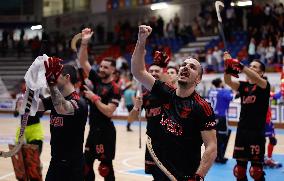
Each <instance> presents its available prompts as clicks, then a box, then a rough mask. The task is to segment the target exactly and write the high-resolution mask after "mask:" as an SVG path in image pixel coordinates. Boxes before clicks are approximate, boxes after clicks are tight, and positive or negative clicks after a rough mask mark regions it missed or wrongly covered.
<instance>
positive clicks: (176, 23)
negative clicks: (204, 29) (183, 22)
mask: <svg viewBox="0 0 284 181" xmlns="http://www.w3.org/2000/svg"><path fill="white" fill-rule="evenodd" d="M179 26H180V17H179V16H178V14H177V13H176V14H175V17H174V30H175V36H176V37H178V35H179Z"/></svg>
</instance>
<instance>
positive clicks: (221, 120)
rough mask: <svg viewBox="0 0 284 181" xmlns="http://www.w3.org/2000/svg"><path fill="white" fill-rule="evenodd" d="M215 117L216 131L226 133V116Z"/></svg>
mask: <svg viewBox="0 0 284 181" xmlns="http://www.w3.org/2000/svg"><path fill="white" fill-rule="evenodd" d="M216 119H217V126H216V131H217V133H219V134H227V133H228V125H227V120H226V117H223V116H216Z"/></svg>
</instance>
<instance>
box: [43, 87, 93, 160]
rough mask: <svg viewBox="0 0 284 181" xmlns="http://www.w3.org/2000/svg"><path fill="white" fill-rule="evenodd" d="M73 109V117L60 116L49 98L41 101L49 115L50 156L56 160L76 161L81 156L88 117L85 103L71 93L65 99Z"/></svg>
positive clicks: (75, 94) (74, 93)
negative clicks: (49, 111)
mask: <svg viewBox="0 0 284 181" xmlns="http://www.w3.org/2000/svg"><path fill="white" fill-rule="evenodd" d="M65 99H66V100H68V101H70V102H71V103H72V105H73V107H74V110H75V112H74V115H61V114H57V112H56V111H55V109H54V107H53V104H52V100H51V97H47V98H45V99H43V100H42V102H43V105H44V108H45V110H51V113H50V133H51V139H50V145H51V156H52V157H53V158H56V159H76V158H81V156H82V154H83V143H84V132H85V125H86V121H87V116H88V106H87V104H86V101H85V100H84V99H82V98H80V96H79V95H78V94H77V93H76V92H73V93H72V94H70V95H69V96H67V97H65Z"/></svg>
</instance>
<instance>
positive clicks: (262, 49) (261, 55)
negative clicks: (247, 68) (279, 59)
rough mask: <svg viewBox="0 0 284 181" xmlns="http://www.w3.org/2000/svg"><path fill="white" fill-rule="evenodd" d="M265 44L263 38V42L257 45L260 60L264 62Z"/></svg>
mask: <svg viewBox="0 0 284 181" xmlns="http://www.w3.org/2000/svg"><path fill="white" fill-rule="evenodd" d="M265 49H266V48H265V45H264V40H261V42H260V43H259V45H258V46H257V50H256V51H257V55H258V57H257V58H259V60H260V61H261V62H264V61H265Z"/></svg>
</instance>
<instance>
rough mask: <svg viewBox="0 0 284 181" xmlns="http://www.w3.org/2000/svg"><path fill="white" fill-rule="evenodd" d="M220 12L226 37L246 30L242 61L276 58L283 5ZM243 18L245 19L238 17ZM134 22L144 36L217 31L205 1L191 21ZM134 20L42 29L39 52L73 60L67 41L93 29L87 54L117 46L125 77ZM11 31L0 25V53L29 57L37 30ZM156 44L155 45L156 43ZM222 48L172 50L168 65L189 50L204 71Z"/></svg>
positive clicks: (216, 65) (216, 66)
mask: <svg viewBox="0 0 284 181" xmlns="http://www.w3.org/2000/svg"><path fill="white" fill-rule="evenodd" d="M222 12H223V15H222V17H223V22H224V25H223V26H224V31H225V34H226V38H227V40H228V42H229V43H230V42H232V41H234V35H233V34H232V32H234V31H244V30H247V31H246V32H247V33H246V34H247V38H246V39H247V40H246V41H247V42H246V44H245V47H243V49H242V51H241V52H239V54H240V53H242V54H243V56H242V57H244V58H245V59H246V60H248V62H250V61H251V60H252V59H254V58H259V59H260V60H261V61H262V62H264V63H266V64H267V65H274V64H281V63H282V60H283V52H284V34H283V32H284V7H283V4H282V3H279V4H265V5H264V6H261V5H259V4H254V5H253V6H251V7H247V8H246V11H244V8H240V7H236V6H234V7H232V6H228V8H226V9H224V10H223V11H222ZM245 12H246V13H245ZM243 17H244V18H243ZM244 19H246V20H247V21H244ZM137 24H147V25H150V26H151V27H152V28H153V32H152V34H151V37H150V38H149V39H150V40H151V39H162V38H173V39H174V38H182V39H185V38H188V37H199V36H208V35H218V29H217V21H216V12H215V9H214V7H213V6H212V5H211V4H210V5H209V4H202V5H201V11H200V13H199V14H198V15H197V16H196V17H195V18H194V21H193V22H192V24H181V21H180V17H179V15H178V14H174V15H173V17H172V18H171V19H170V20H169V22H165V20H164V19H163V17H162V16H159V15H158V16H157V17H156V16H153V17H149V18H148V19H144V20H140V21H138V22H137ZM137 24H133V23H131V22H130V21H128V20H124V21H118V22H117V23H116V24H115V26H114V28H113V30H112V31H110V32H108V31H106V28H105V24H104V23H103V22H101V23H98V24H96V25H93V24H91V23H89V24H88V25H87V24H86V25H82V26H81V27H79V28H77V29H76V28H73V29H72V30H71V31H70V32H68V34H67V33H66V34H64V33H61V32H53V33H47V32H45V31H43V33H42V40H45V42H44V44H45V45H44V46H45V53H46V54H48V55H50V56H53V55H57V56H59V57H61V58H63V59H64V60H67V61H69V60H74V59H75V58H76V54H74V52H72V50H71V49H70V41H71V39H72V36H73V35H75V34H76V33H78V32H80V31H81V30H82V29H83V28H84V27H86V26H87V27H90V28H92V29H93V31H94V36H93V37H92V39H93V40H92V42H91V43H90V45H89V54H90V57H91V58H90V59H91V60H94V59H95V57H96V56H97V55H95V52H94V50H93V48H94V47H95V46H97V45H117V46H119V47H120V50H121V55H120V56H118V58H117V61H118V63H117V64H118V66H117V69H118V72H120V73H121V75H122V76H126V77H127V78H126V79H128V80H129V79H130V78H129V77H128V76H129V75H130V73H129V65H128V63H129V62H128V61H127V60H126V58H125V57H123V53H124V51H126V50H127V47H128V45H130V44H133V43H135V41H136V39H137V37H136V35H137V31H138V29H137V26H138V25H137ZM13 37H14V35H13V30H11V29H10V30H8V29H5V30H4V31H2V40H1V52H0V53H1V56H3V57H4V56H6V55H7V53H9V50H13V51H14V52H13V55H15V53H16V54H17V56H18V57H21V56H23V55H24V54H25V53H27V52H30V53H31V55H32V57H33V58H35V57H36V56H37V55H38V54H39V52H40V50H41V49H42V48H43V47H42V44H41V40H40V38H39V37H38V36H36V37H34V38H33V39H29V40H27V39H25V31H24V30H21V33H20V39H19V40H17V41H16V40H14V38H13ZM159 48H160V49H161V47H159ZM162 48H163V47H162ZM223 48H224V45H223V44H222V42H221V41H220V42H219V43H216V45H214V47H212V48H209V49H205V51H196V52H195V53H193V54H191V55H190V54H183V55H180V54H175V55H172V58H171V62H170V65H171V66H178V65H179V64H180V62H181V60H182V59H183V58H184V57H185V56H193V57H196V58H198V59H199V60H200V61H201V62H202V64H203V65H204V67H206V72H207V73H210V72H222V71H223V66H224V65H223V61H222V54H223ZM15 50H16V51H15ZM91 63H96V61H91ZM94 66H95V65H94ZM124 78H125V77H123V79H124ZM124 82H127V81H124Z"/></svg>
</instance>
